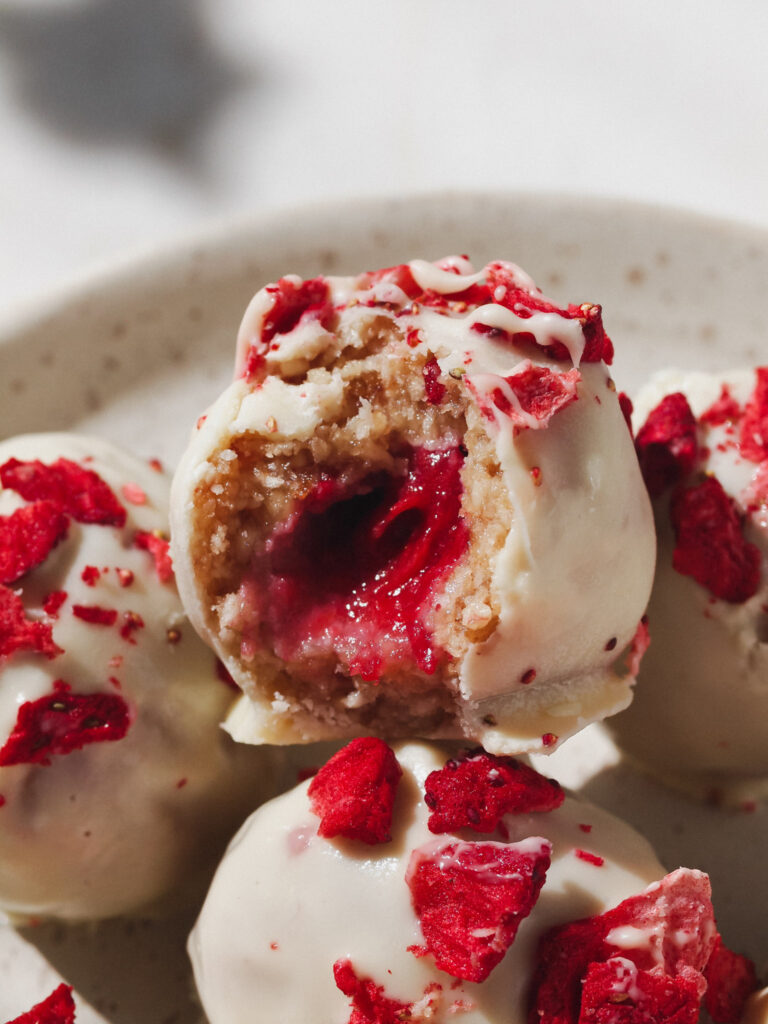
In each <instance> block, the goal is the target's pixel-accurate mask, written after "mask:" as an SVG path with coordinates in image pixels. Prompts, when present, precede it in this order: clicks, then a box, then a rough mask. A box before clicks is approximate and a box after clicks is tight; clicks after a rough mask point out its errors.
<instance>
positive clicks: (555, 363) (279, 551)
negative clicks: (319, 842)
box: [172, 258, 655, 753]
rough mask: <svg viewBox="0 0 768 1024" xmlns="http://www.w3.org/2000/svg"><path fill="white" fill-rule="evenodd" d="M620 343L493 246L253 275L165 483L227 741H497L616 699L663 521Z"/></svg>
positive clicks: (595, 317) (545, 745) (505, 746)
mask: <svg viewBox="0 0 768 1024" xmlns="http://www.w3.org/2000/svg"><path fill="white" fill-rule="evenodd" d="M612 351H613V350H612V346H611V342H610V340H609V339H608V337H607V336H606V334H605V332H604V330H603V327H602V321H601V313H600V307H599V306H595V305H589V304H584V305H581V306H570V307H568V309H567V310H563V309H559V308H558V307H556V306H554V305H553V304H552V303H550V302H549V301H548V300H547V299H545V298H544V297H543V296H542V294H541V293H540V292H539V291H538V289H537V288H536V287H535V285H534V284H533V282H532V281H531V280H530V278H529V277H528V276H527V275H525V274H524V273H523V272H522V271H521V270H520V269H519V268H518V267H516V266H514V265H513V264H510V263H492V264H489V265H488V266H486V267H484V268H483V269H482V270H480V271H478V272H477V273H476V272H474V270H473V269H472V267H471V266H470V264H469V263H468V262H467V260H466V259H464V258H453V259H448V260H444V261H442V262H441V263H438V264H432V263H427V262H424V261H420V260H416V261H413V262H412V263H410V264H408V265H407V266H406V265H403V266H398V267H392V268H388V269H386V270H382V271H377V272H373V273H364V274H361V275H359V276H357V277H348V278H324V277H319V278H315V279H312V280H301V279H300V278H298V277H286V278H282V279H281V280H280V281H278V282H277V284H274V285H269V286H267V287H266V288H264V289H262V290H261V291H260V292H259V293H258V294H257V295H256V296H255V298H254V299H253V301H252V302H251V305H250V306H249V308H248V310H247V312H246V314H245V318H244V320H243V324H242V327H241V329H240V335H239V341H238V352H237V364H236V377H235V380H234V382H233V383H232V384H231V385H230V386H229V387H228V388H227V390H226V391H225V392H224V394H222V395H221V397H220V398H219V399H218V401H216V402H215V404H214V405H213V406H212V408H210V409H209V410H208V412H207V414H206V415H205V416H202V417H201V418H200V420H199V421H198V423H197V428H196V430H195V431H194V433H193V437H192V439H191V442H190V445H189V448H188V450H187V452H186V454H185V455H184V457H183V459H182V462H181V465H180V467H179V469H178V472H177V474H176V477H175V482H174V487H173V492H172V533H173V557H174V564H175V565H176V568H177V573H178V579H179V587H180V590H181V594H182V597H183V599H184V603H185V606H186V607H187V610H188V612H189V614H190V617H191V619H192V622H193V623H194V625H195V627H196V628H197V629H198V631H199V632H200V634H201V636H202V637H203V638H204V639H205V640H207V641H208V642H209V643H210V644H211V645H212V646H213V647H214V649H215V650H216V651H217V652H218V654H219V655H220V657H221V658H222V660H223V661H224V663H225V664H226V666H227V668H228V669H229V671H230V672H231V674H232V676H233V677H234V678H235V679H236V680H237V682H238V683H239V684H240V686H241V687H242V688H243V690H244V692H245V694H246V695H247V697H248V700H247V701H243V702H241V703H240V704H239V705H238V706H237V708H236V710H235V711H233V714H232V715H231V716H230V719H229V721H228V726H227V727H228V728H229V729H230V731H231V732H232V734H233V735H234V736H235V737H236V738H238V739H241V740H244V741H246V742H265V741H266V742H271V743H293V742H307V741H309V740H314V739H322V738H325V739H328V738H334V737H348V736H352V735H359V734H361V733H370V734H375V735H383V736H430V737H461V736H466V737H471V738H473V739H480V740H482V742H483V743H484V745H485V746H486V748H488V749H490V750H493V751H496V752H508V753H511V752H518V751H524V750H540V749H553V748H554V747H555V746H556V745H557V743H558V742H559V741H561V740H563V739H565V738H566V737H567V736H569V735H571V734H572V733H573V732H575V731H577V730H578V729H580V728H581V727H583V726H584V725H586V724H587V723H589V722H591V721H593V720H595V719H599V718H602V717H603V716H605V715H607V714H611V713H613V712H615V711H617V710H618V709H620V708H623V707H625V706H626V704H627V703H628V701H629V700H630V695H631V693H630V691H631V683H632V680H633V668H634V662H635V661H636V658H635V657H629V658H626V657H624V656H623V655H624V653H625V652H626V650H627V649H628V648H630V647H631V645H632V644H633V640H634V639H635V637H636V631H637V630H638V622H639V620H640V618H641V616H642V614H643V612H644V610H645V605H646V602H647V598H648V594H649V591H650V585H651V578H652V572H653V560H654V544H655V541H654V535H653V524H652V519H651V512H650V507H649V502H648V498H647V495H646V493H645V490H644V488H643V484H642V480H641V477H640V473H639V470H638V466H637V460H636V458H635V455H634V452H633V450H632V443H631V438H630V435H629V431H628V430H627V425H626V423H625V421H624V418H623V415H622V411H621V408H620V403H619V399H618V396H617V394H616V391H615V387H614V384H613V381H612V379H611V377H610V374H609V371H608V368H607V365H606V363H608V362H610V360H611V358H612ZM640 636H642V629H641V630H640Z"/></svg>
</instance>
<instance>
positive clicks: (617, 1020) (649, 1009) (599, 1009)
mask: <svg viewBox="0 0 768 1024" xmlns="http://www.w3.org/2000/svg"><path fill="white" fill-rule="evenodd" d="M701 995H702V977H701V974H700V973H699V972H698V971H695V970H693V968H691V967H687V966H686V965H685V964H683V966H682V967H681V968H680V971H679V972H678V973H677V974H676V975H675V976H674V977H673V978H672V977H669V976H668V975H666V974H664V972H663V971H658V970H656V969H654V970H650V971H642V970H640V968H638V967H636V966H635V964H634V963H633V962H632V961H631V960H627V959H626V958H624V957H621V956H616V957H611V959H610V960H606V961H605V962H604V963H596V964H590V966H589V970H588V971H587V974H586V977H585V978H584V985H583V988H582V994H581V1012H580V1014H579V1018H578V1019H579V1024H697V1021H698V1019H699V1007H700V1004H701Z"/></svg>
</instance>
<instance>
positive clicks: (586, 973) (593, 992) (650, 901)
mask: <svg viewBox="0 0 768 1024" xmlns="http://www.w3.org/2000/svg"><path fill="white" fill-rule="evenodd" d="M715 937H716V930H715V922H714V916H713V913H712V903H711V900H710V890H709V880H708V878H707V876H706V875H704V874H702V872H700V871H690V870H688V869H687V868H680V869H678V870H677V871H674V872H672V874H669V875H666V876H665V877H664V878H663V879H662V880H661V881H660V882H655V883H654V884H653V885H650V886H649V887H648V888H647V889H646V890H645V891H644V892H642V893H639V894H638V895H637V896H630V897H629V899H626V900H624V901H623V902H621V903H619V904H618V906H616V907H614V908H613V909H611V910H607V911H606V912H605V913H604V914H600V915H599V916H596V917H589V918H584V919H582V920H580V921H573V922H571V923H569V924H564V925H560V926H557V927H555V928H552V929H551V930H550V931H549V932H547V933H546V934H545V935H544V936H543V938H542V940H541V942H540V943H539V949H538V953H537V956H536V961H535V963H536V967H535V970H534V976H533V983H532V987H531V1011H530V1016H529V1022H530V1024H586V1021H588V1020H592V1019H593V1018H592V1016H590V1015H588V1014H587V1011H588V1010H590V1009H591V1008H594V1009H595V1011H596V1015H597V1016H596V1019H597V1020H598V1021H604V1022H605V1024H614V1022H616V1024H623V1022H625V1021H626V1024H640V1022H649V1021H654V1022H658V1024H666V1022H667V1018H666V1017H665V1016H664V1014H663V1008H664V1007H665V1006H666V1007H668V1008H669V1009H670V1011H671V1012H672V1016H671V1017H670V1018H669V1024H671V1022H674V1024H694V1021H695V1018H694V1021H690V1020H689V1018H688V1016H687V1014H688V1012H689V1011H688V1000H689V998H690V995H691V992H692V991H693V989H692V988H691V985H693V986H694V988H695V990H696V992H697V996H696V998H697V1000H700V998H701V996H702V995H703V992H704V987H705V983H704V980H703V978H702V976H701V972H702V971H703V970H704V967H705V966H706V964H707V961H708V960H709V957H710V954H711V952H712V950H713V948H714V945H715ZM633 938H634V939H635V944H634V945H633V944H632V939H633ZM609 961H613V962H612V963H609ZM606 963H608V967H607V968H606V969H598V968H597V967H596V966H595V965H601V964H606ZM629 964H631V965H632V966H633V967H634V968H637V970H638V972H645V973H647V974H649V975H650V976H651V977H653V978H656V979H659V980H662V979H668V980H669V981H670V984H669V985H667V984H663V985H657V984H655V982H653V981H651V980H650V979H649V978H646V977H642V976H641V975H640V974H639V973H638V974H633V972H632V968H630V967H629V966H628V965H629ZM627 971H628V972H629V974H630V977H635V978H640V979H641V980H640V982H639V989H638V992H637V993H636V996H635V997H633V998H637V999H638V1000H639V1007H640V1008H642V1007H643V1006H644V1007H646V1008H648V1009H653V1008H654V1007H656V1008H657V1009H658V1012H659V1016H654V1015H653V1014H651V1016H643V1014H642V1012H641V1009H639V1010H638V1012H637V1013H629V1012H628V1013H627V1016H626V1017H624V1016H622V1015H621V1013H620V1012H619V1011H618V1010H617V1009H616V1007H613V1008H611V1007H610V1006H606V1005H603V1004H605V1003H606V996H607V993H608V991H610V989H609V988H608V987H607V986H608V983H609V982H610V979H611V977H613V980H614V981H620V980H621V978H622V977H624V978H626V974H625V972H627ZM590 972H591V975H590ZM585 978H586V979H587V983H586V985H583V983H584V979H585ZM617 991H619V992H622V991H623V989H622V987H621V986H619V988H618V989H617ZM631 991H632V990H631V987H630V988H627V992H631ZM585 999H586V1002H585ZM607 1002H610V1000H607ZM624 1002H626V1000H624V999H623V998H622V999H621V1000H619V1002H618V1004H617V1005H618V1006H621V1005H623V1004H624ZM629 1002H630V1006H629V1007H628V1010H633V1009H634V1006H633V1004H632V1000H631V999H630V1000H629ZM598 1007H602V1009H600V1010H598V1009H597V1008H598ZM678 1012H679V1013H680V1014H681V1016H679V1017H676V1016H675V1013H678ZM617 1014H618V1015H617Z"/></svg>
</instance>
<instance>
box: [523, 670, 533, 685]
mask: <svg viewBox="0 0 768 1024" xmlns="http://www.w3.org/2000/svg"><path fill="white" fill-rule="evenodd" d="M535 678H536V669H535V668H529V669H526V670H525V672H523V674H522V675H521V676H520V682H521V683H523V685H524V686H528V685H529V684H530V683H532V682H533V680H534V679H535Z"/></svg>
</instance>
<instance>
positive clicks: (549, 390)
mask: <svg viewBox="0 0 768 1024" xmlns="http://www.w3.org/2000/svg"><path fill="white" fill-rule="evenodd" d="M497 379H498V381H499V385H498V387H494V388H492V389H491V391H490V394H489V399H490V402H491V403H492V404H493V405H494V406H495V408H496V409H498V410H499V411H500V412H502V413H503V414H504V415H505V416H508V417H509V419H510V420H512V422H513V423H514V424H515V427H516V428H517V429H518V430H525V429H527V428H532V429H534V430H536V429H543V428H545V427H547V426H548V425H549V421H550V420H551V419H552V417H553V416H554V415H555V413H557V412H560V410H561V409H565V407H566V406H568V405H570V404H571V402H575V401H576V399H577V398H578V395H577V394H576V388H577V385H578V384H579V382H580V381H581V374H580V373H579V371H578V370H569V371H568V372H567V373H557V372H554V371H552V370H550V369H549V367H547V366H536V365H535V364H534V363H531V362H530V360H526V364H525V367H524V369H522V370H519V371H518V372H517V373H513V374H510V375H509V376H508V377H499V378H497ZM467 383H468V385H469V387H470V388H472V389H473V390H474V391H475V394H476V395H477V396H478V400H479V405H480V409H481V411H482V412H483V413H484V415H485V416H486V418H488V419H491V420H492V419H494V414H493V412H492V410H490V409H489V407H488V404H487V400H484V399H483V398H482V397H481V396H480V394H479V392H478V390H477V387H476V385H475V383H474V381H473V379H472V378H468V381H467Z"/></svg>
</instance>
